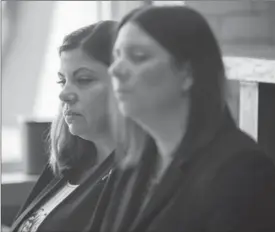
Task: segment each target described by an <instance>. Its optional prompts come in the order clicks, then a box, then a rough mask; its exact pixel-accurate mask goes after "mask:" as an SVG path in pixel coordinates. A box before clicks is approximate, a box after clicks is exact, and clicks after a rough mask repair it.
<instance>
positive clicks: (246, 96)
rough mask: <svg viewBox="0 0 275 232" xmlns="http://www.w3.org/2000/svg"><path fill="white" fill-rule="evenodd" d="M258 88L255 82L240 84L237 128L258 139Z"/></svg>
mask: <svg viewBox="0 0 275 232" xmlns="http://www.w3.org/2000/svg"><path fill="white" fill-rule="evenodd" d="M258 103H259V88H258V83H257V82H246V81H241V82H240V111H239V119H240V120H239V127H240V128H241V129H242V130H243V131H244V132H246V133H247V134H249V135H250V136H251V137H252V138H254V139H255V140H257V139H258V107H259V106H258Z"/></svg>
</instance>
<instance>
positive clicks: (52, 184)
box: [10, 177, 65, 231]
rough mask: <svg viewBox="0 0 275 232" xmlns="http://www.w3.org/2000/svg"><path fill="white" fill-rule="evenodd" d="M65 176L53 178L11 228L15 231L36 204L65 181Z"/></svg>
mask: <svg viewBox="0 0 275 232" xmlns="http://www.w3.org/2000/svg"><path fill="white" fill-rule="evenodd" d="M64 181H65V180H64V178H62V177H60V178H56V179H53V180H52V181H51V182H50V183H49V184H48V185H47V186H46V187H45V188H44V189H43V190H42V191H41V193H40V194H38V195H37V197H35V198H34V200H33V201H32V202H31V203H30V205H29V206H28V207H27V208H26V209H25V210H24V211H23V212H22V213H21V214H20V215H19V217H18V218H17V219H16V220H15V221H14V223H13V225H12V227H11V230H10V231H14V230H15V229H16V228H17V227H18V225H19V224H20V223H21V222H22V220H23V219H24V218H25V217H26V216H27V215H28V214H29V213H30V212H31V211H32V210H33V209H34V207H35V206H36V204H37V203H38V202H40V201H41V200H43V199H44V198H45V196H46V195H48V194H49V193H50V192H52V191H53V190H54V189H56V188H57V187H59V186H60V185H61V184H62V183H64Z"/></svg>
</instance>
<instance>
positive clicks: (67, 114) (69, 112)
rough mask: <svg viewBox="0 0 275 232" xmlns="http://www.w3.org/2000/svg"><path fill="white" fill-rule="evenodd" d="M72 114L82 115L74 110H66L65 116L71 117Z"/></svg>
mask: <svg viewBox="0 0 275 232" xmlns="http://www.w3.org/2000/svg"><path fill="white" fill-rule="evenodd" d="M71 116H81V114H80V113H78V112H75V111H72V110H66V111H65V112H64V117H71Z"/></svg>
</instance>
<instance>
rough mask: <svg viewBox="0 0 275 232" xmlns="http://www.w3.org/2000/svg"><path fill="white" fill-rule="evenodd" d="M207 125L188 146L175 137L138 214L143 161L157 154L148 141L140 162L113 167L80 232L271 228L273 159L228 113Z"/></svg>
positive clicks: (261, 231) (260, 231)
mask: <svg viewBox="0 0 275 232" xmlns="http://www.w3.org/2000/svg"><path fill="white" fill-rule="evenodd" d="M208 126H209V131H206V132H204V133H202V135H201V136H200V138H199V139H198V140H197V142H196V143H195V142H193V143H192V144H193V146H192V147H191V146H189V144H190V141H188V140H187V141H182V144H181V145H180V146H179V148H178V150H177V151H176V153H175V154H174V160H173V161H172V163H171V165H170V167H169V168H168V170H167V171H166V173H165V175H164V177H163V179H162V181H161V183H160V184H159V185H158V186H157V187H156V189H155V192H154V193H153V195H152V197H151V198H150V200H149V202H148V204H147V206H146V207H145V208H144V210H142V211H141V212H140V205H141V204H140V203H141V202H142V201H143V198H144V192H145V190H146V185H147V180H148V179H149V178H148V177H149V175H150V168H151V165H150V162H153V157H154V154H157V153H156V151H157V149H156V146H155V144H154V143H153V141H150V142H149V143H148V146H147V149H146V150H145V152H144V158H143V160H142V162H141V163H140V164H139V165H137V166H136V167H131V168H128V169H127V168H126V169H125V170H121V169H117V170H115V171H114V172H113V173H112V174H111V177H110V182H109V183H108V185H107V187H106V188H107V189H108V191H109V192H110V189H111V190H112V195H111V197H109V196H110V195H108V194H106V197H105V198H104V199H101V201H100V202H99V207H98V208H97V212H96V213H95V217H94V218H93V221H92V223H91V226H90V228H89V230H87V231H92V232H99V231H100V232H110V231H112V232H118V231H119V232H167V231H171V232H172V231H173V232H177V231H178V232H180V231H181V232H229V231H230V232H246V231H247V232H274V231H275V166H274V164H273V162H272V161H271V160H270V159H269V158H268V157H267V156H266V155H265V154H264V153H263V152H262V151H261V150H260V149H259V147H258V145H257V144H256V143H255V142H254V141H253V140H252V139H251V138H250V137H249V136H247V135H246V134H245V133H244V132H242V131H241V130H239V129H238V128H237V127H236V125H235V124H234V122H233V119H232V118H231V116H230V114H229V112H228V111H226V112H225V113H224V115H223V117H222V119H221V121H220V122H217V123H215V125H208ZM203 134H204V135H205V136H204V135H203ZM194 144H195V145H194ZM104 192H105V191H104ZM104 192H103V194H104ZM106 202H109V203H108V208H107V209H106V204H107V203H106ZM103 203H104V204H103ZM100 204H102V207H100Z"/></svg>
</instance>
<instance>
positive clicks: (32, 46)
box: [2, 1, 54, 126]
mask: <svg viewBox="0 0 275 232" xmlns="http://www.w3.org/2000/svg"><path fill="white" fill-rule="evenodd" d="M16 3H17V4H20V5H21V7H20V12H19V17H20V20H19V25H18V31H17V37H16V38H15V40H14V44H13V45H12V47H11V50H10V53H9V55H8V57H7V60H6V62H5V66H4V67H2V68H3V70H2V112H3V113H2V122H3V126H16V125H17V117H18V115H25V116H28V115H30V114H31V112H32V110H33V104H34V101H35V98H36V94H37V90H36V89H37V84H38V81H39V74H40V68H41V66H42V63H43V61H44V60H43V59H44V53H45V48H46V46H45V45H46V43H47V38H48V36H49V26H50V23H51V16H52V13H53V9H54V2H53V1H42V2H40V1H39V2H37V1H18V2H16Z"/></svg>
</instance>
